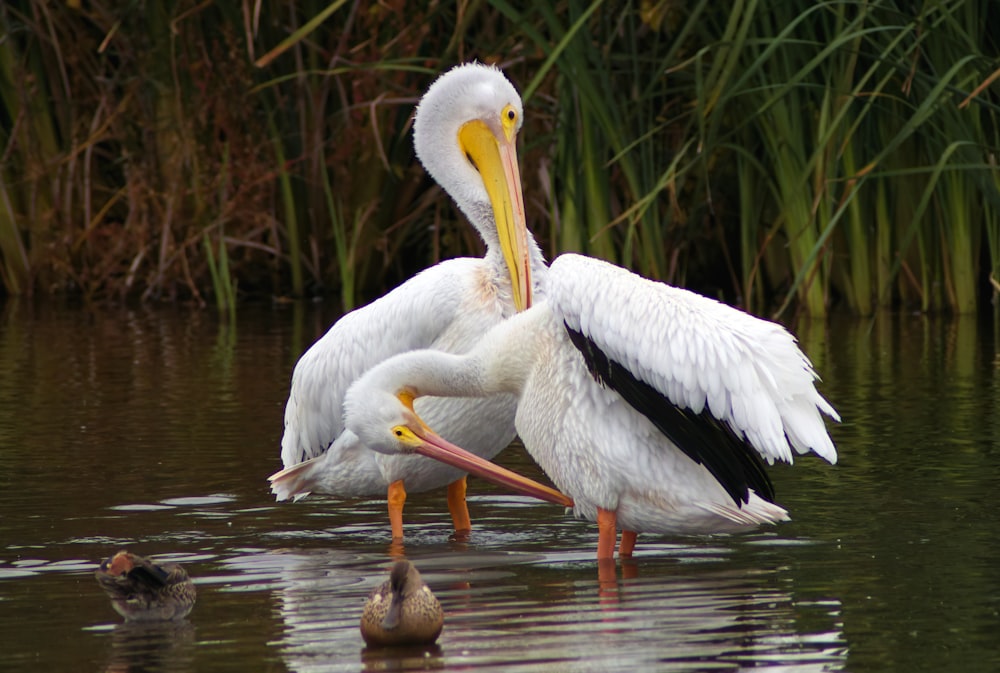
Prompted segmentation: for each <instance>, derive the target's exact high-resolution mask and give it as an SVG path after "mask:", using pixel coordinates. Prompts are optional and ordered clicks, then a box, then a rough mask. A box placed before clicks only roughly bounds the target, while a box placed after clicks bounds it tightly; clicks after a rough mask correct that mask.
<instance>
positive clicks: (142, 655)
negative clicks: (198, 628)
mask: <svg viewBox="0 0 1000 673" xmlns="http://www.w3.org/2000/svg"><path fill="white" fill-rule="evenodd" d="M194 648H195V629H194V626H193V625H192V624H191V623H190V622H188V621H186V620H181V621H177V622H159V623H148V622H124V623H122V624H119V625H118V626H116V627H115V628H114V631H112V633H111V653H110V655H109V656H108V661H107V664H106V665H105V666H104V669H103V670H104V671H106V672H107V673H133V672H134V673H139V672H141V671H145V672H147V673H186V672H187V671H192V670H195V669H194V666H193V664H194Z"/></svg>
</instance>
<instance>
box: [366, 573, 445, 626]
mask: <svg viewBox="0 0 1000 673" xmlns="http://www.w3.org/2000/svg"><path fill="white" fill-rule="evenodd" d="M442 628H444V610H442V609H441V604H440V603H439V602H438V599H437V598H436V597H435V596H434V594H433V593H432V592H431V590H430V587H428V586H427V585H426V584H424V581H423V580H422V579H421V577H420V573H419V572H418V571H417V569H416V567H415V566H414V565H413V564H412V563H410V562H409V561H397V562H396V564H395V565H394V566H393V567H392V571H391V572H390V573H389V579H387V580H386V581H385V582H383V583H382V584H381V585H380V586H378V587H376V588H375V589H374V590H373V591H372V592H371V594H370V595H369V596H368V600H367V601H366V602H365V607H364V611H363V612H362V613H361V637H362V638H364V639H365V643H366V644H367V645H369V646H387V645H430V644H432V643H434V641H436V640H437V638H438V636H439V635H441V629H442Z"/></svg>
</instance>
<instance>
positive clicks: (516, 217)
mask: <svg viewBox="0 0 1000 673" xmlns="http://www.w3.org/2000/svg"><path fill="white" fill-rule="evenodd" d="M459 142H460V144H461V146H462V149H463V150H464V151H465V154H466V156H468V157H469V159H470V160H471V161H472V163H473V164H474V165H475V167H476V170H478V171H479V175H480V177H482V179H483V184H484V186H485V187H486V193H487V194H488V195H489V199H490V205H491V206H492V208H493V221H494V222H495V223H496V227H497V237H498V238H499V239H500V250H501V251H502V252H503V258H504V262H505V263H506V264H507V271H508V273H509V274H510V285H511V291H512V293H513V295H514V307H515V308H516V309H517V310H518V311H523V310H525V309H526V308H530V307H531V265H530V257H529V255H528V225H527V222H526V220H525V216H524V196H523V195H522V193H521V172H520V171H519V170H518V167H517V148H516V146H515V145H516V136H515V135H510V137H508V136H507V134H505V133H503V132H499V133H494V132H493V131H492V130H491V129H490V127H489V126H487V125H486V124H485V123H484V122H482V121H481V120H475V121H471V122H468V123H467V124H465V125H464V126H462V129H461V131H459Z"/></svg>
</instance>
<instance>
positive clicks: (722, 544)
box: [0, 305, 1000, 673]
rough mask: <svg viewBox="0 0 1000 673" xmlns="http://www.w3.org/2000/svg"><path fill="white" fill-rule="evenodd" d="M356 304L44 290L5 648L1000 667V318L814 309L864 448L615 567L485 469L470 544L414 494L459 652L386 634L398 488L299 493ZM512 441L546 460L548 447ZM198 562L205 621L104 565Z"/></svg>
mask: <svg viewBox="0 0 1000 673" xmlns="http://www.w3.org/2000/svg"><path fill="white" fill-rule="evenodd" d="M333 317H334V316H333V315H330V314H329V313H328V312H327V313H324V312H323V310H322V309H320V308H317V307H315V306H309V307H306V306H296V307H291V306H277V307H270V306H268V307H243V308H241V310H240V314H239V319H238V321H237V323H236V325H235V326H233V327H230V326H228V325H227V324H225V323H220V322H219V321H217V320H216V317H215V315H214V314H213V313H211V312H197V311H186V310H183V309H176V310H148V311H147V310H138V311H126V310H120V311H118V310H110V311H109V310H102V311H99V312H97V313H92V312H87V311H83V310H76V309H57V308H31V307H26V306H24V305H9V306H7V307H6V308H5V309H3V312H2V315H0V488H2V491H0V652H2V657H0V661H2V664H0V667H3V668H9V669H10V670H38V671H63V670H64V671H82V670H95V669H96V670H114V671H124V670H134V671H135V670H146V671H195V670H198V671H209V670H211V671H217V670H219V671H221V670H239V671H251V670H252V671H286V670H289V671H360V670H372V671H381V670H413V669H417V670H425V669H438V670H453V671H454V670H481V671H487V670H493V671H511V670H524V671H528V670H531V671H536V670H538V671H609V670H619V671H647V670H658V671H702V670H706V671H736V670H743V669H750V668H754V669H765V670H773V671H794V672H796V673H798V672H806V671H808V672H813V671H841V670H843V671H854V672H864V671H880V672H881V671H906V672H911V673H912V672H920V671H928V672H929V671H935V672H937V671H945V670H947V671H995V670H1000V635H998V634H1000V614H998V613H1000V516H998V514H997V510H996V508H995V499H996V495H997V489H998V486H1000V421H998V412H1000V346H998V337H997V336H996V335H995V334H994V332H993V330H992V329H990V328H989V326H986V327H985V328H984V327H983V326H982V325H979V326H977V324H976V323H975V321H972V320H963V321H944V320H929V319H926V318H922V317H917V316H902V317H895V318H884V319H881V320H879V321H877V322H875V323H871V322H865V323H855V322H850V321H843V320H840V321H835V322H834V324H833V325H832V326H830V327H825V326H823V325H809V324H806V325H802V326H800V327H799V329H798V332H799V334H800V338H801V341H802V343H803V346H804V348H805V349H806V350H807V352H808V353H809V354H810V356H811V357H812V358H813V359H814V361H815V362H816V365H817V367H818V368H819V369H820V371H821V372H822V374H823V376H824V379H825V381H824V384H823V391H824V392H825V393H826V395H827V396H828V397H829V398H830V399H831V400H832V401H833V403H834V404H835V405H836V406H837V407H838V409H839V410H840V412H841V414H842V415H843V416H844V419H845V422H844V423H843V424H842V425H839V426H837V427H834V428H833V434H834V438H835V440H836V442H837V445H838V447H839V449H840V452H841V456H842V460H841V463H840V464H839V465H837V466H836V467H832V468H831V467H829V466H826V465H825V464H823V463H821V462H820V461H819V460H816V459H802V460H799V461H798V463H797V464H796V465H795V466H794V467H793V468H781V467H779V468H775V469H774V470H773V474H774V477H775V482H776V486H777V489H778V496H779V498H778V499H779V501H780V502H781V504H783V505H784V506H786V507H787V508H788V509H789V510H791V513H792V516H793V517H794V521H793V522H791V523H789V524H785V525H782V526H780V527H777V528H771V529H767V530H761V531H760V532H757V533H754V534H750V535H743V536H737V537H715V538H696V539H680V538H674V539H670V538H650V537H648V536H647V537H642V538H640V546H639V548H638V552H637V558H636V560H635V562H634V563H630V564H628V565H626V566H624V567H620V568H619V570H618V579H617V580H616V581H615V582H606V583H604V584H602V583H600V582H599V581H598V577H597V568H596V564H595V562H594V561H593V552H594V545H595V541H596V530H595V529H594V527H593V526H592V525H590V524H587V523H585V522H578V521H573V520H571V519H568V518H566V517H565V516H564V515H563V513H562V511H561V510H559V509H558V508H556V507H553V506H550V505H546V504H541V503H537V504H536V503H534V502H528V501H526V500H523V499H520V498H517V497H512V496H509V495H507V494H505V493H502V492H499V491H497V490H494V489H493V488H491V487H488V486H487V485H485V484H483V483H482V482H475V483H473V484H472V485H471V486H470V491H471V492H472V497H471V505H470V509H471V510H472V514H473V520H474V524H475V525H476V530H475V533H474V536H473V538H472V539H471V540H470V541H469V542H467V543H456V542H449V540H448V533H449V532H450V519H449V517H448V515H447V514H446V509H445V506H444V498H443V494H425V495H412V496H411V497H410V499H409V501H408V502H407V510H406V515H407V522H408V527H407V532H408V536H409V537H408V539H407V544H406V547H405V553H406V555H407V557H408V558H410V559H411V560H413V561H414V562H415V563H416V564H417V565H418V567H420V568H421V571H422V572H423V575H424V577H425V579H426V580H427V582H428V583H429V584H430V585H431V587H432V588H433V589H434V591H435V592H436V594H437V595H438V597H439V598H440V600H441V602H442V604H443V605H444V608H445V611H446V614H447V619H446V625H445V631H444V633H443V635H442V637H441V640H440V647H439V649H437V650H434V651H430V652H423V651H420V652H410V653H398V652H394V653H385V652H368V651H365V650H364V646H363V642H362V640H361V636H360V633H359V632H358V628H357V623H358V618H359V616H360V609H361V605H362V603H363V600H364V597H365V596H366V595H367V593H368V591H369V590H370V589H371V588H372V587H373V586H374V585H376V584H377V583H379V582H381V581H382V580H383V579H384V577H385V572H386V568H387V567H388V566H389V564H390V560H389V556H388V526H387V523H386V517H385V514H384V505H383V503H381V502H377V501H352V502H338V501H335V500H333V499H326V498H309V499H307V500H305V501H303V502H300V503H297V504H282V505H280V506H278V505H276V504H275V503H274V502H273V501H272V500H271V498H270V497H269V494H268V491H267V486H266V483H265V481H264V478H265V477H266V476H267V475H268V474H269V473H270V472H272V471H273V470H274V469H276V468H277V467H278V440H279V437H280V432H281V419H282V411H283V406H284V400H285V395H286V393H287V385H288V378H289V375H290V372H291V368H292V366H293V364H294V361H295V359H296V357H297V355H298V354H299V353H300V352H301V351H302V350H303V349H304V348H305V347H306V346H307V345H308V344H309V343H310V342H311V341H312V340H313V339H314V338H315V337H316V336H318V335H319V334H320V333H321V332H322V331H323V329H324V328H325V326H326V324H327V323H328V322H329V321H330V320H332V318H333ZM502 462H504V463H505V464H506V465H508V466H512V467H514V468H515V469H519V470H522V471H528V472H529V473H534V472H533V470H534V468H533V466H531V465H530V463H529V462H528V460H527V459H526V458H525V456H524V454H523V453H522V452H519V451H516V450H513V451H510V452H508V455H506V456H505V457H504V458H503V460H502ZM124 546H128V547H129V548H132V549H133V550H135V551H138V552H141V553H145V554H152V555H157V556H159V557H160V558H170V559H175V560H179V561H181V562H183V563H185V565H186V567H187V568H188V570H189V571H190V572H191V574H192V575H193V576H195V577H196V579H197V582H198V591H199V601H198V605H197V606H196V608H195V610H194V612H193V613H192V615H191V617H190V619H189V620H188V621H187V622H184V623H181V624H179V625H167V626H153V627H131V626H124V625H122V624H121V623H120V620H119V618H118V617H117V615H116V614H115V613H114V612H113V611H112V609H111V607H110V605H109V604H108V602H107V600H106V599H105V597H104V595H103V594H102V592H101V591H100V590H99V588H98V587H97V584H96V582H95V581H94V579H93V576H92V572H93V569H94V567H95V564H96V562H97V561H98V560H99V559H100V558H102V557H106V556H108V555H109V554H110V553H112V552H114V551H115V550H117V549H118V548H121V547H124Z"/></svg>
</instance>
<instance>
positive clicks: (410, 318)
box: [270, 63, 544, 538]
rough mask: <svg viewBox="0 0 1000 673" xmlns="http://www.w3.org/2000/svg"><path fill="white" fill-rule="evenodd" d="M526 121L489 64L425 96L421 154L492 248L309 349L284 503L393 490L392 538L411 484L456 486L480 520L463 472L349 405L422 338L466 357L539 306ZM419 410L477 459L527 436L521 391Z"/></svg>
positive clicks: (441, 267) (287, 459)
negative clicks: (528, 205)
mask: <svg viewBox="0 0 1000 673" xmlns="http://www.w3.org/2000/svg"><path fill="white" fill-rule="evenodd" d="M521 117H522V106H521V100H520V97H519V96H518V94H517V92H516V90H515V89H514V87H513V86H512V85H511V84H510V82H508V81H507V79H506V78H505V77H504V76H503V74H502V73H501V72H500V71H499V70H497V69H496V68H493V67H489V66H485V65H481V64H478V63H472V64H466V65H463V66H459V67H456V68H454V69H453V70H451V71H449V72H447V73H446V74H444V75H443V76H441V77H440V78H439V79H438V80H437V81H436V82H435V83H434V84H433V85H432V86H431V87H430V88H429V89H428V91H427V93H426V94H425V95H424V97H423V98H422V100H421V102H420V104H419V106H418V107H417V111H416V116H415V119H414V144H415V148H416V153H417V156H418V157H419V158H420V160H421V162H422V163H423V164H424V167H425V168H426V169H427V171H428V172H429V173H430V174H431V176H432V177H434V179H435V180H436V181H437V182H438V183H439V184H440V185H441V186H442V187H443V188H444V190H445V191H446V192H447V193H448V194H449V195H450V196H451V197H452V198H453V199H454V200H455V202H456V203H457V204H458V206H459V207H460V208H461V210H462V211H463V212H464V213H465V215H466V216H467V217H468V219H469V221H470V222H471V223H472V225H473V226H475V228H476V229H477V231H478V232H479V234H480V235H481V236H482V239H483V241H484V242H485V244H486V255H485V256H484V257H483V258H482V259H473V258H461V259H451V260H447V261H444V262H441V263H440V264H437V265H436V266H434V267H432V268H430V269H427V270H425V271H423V272H422V273H420V274H418V275H417V276H415V277H414V278H412V279H410V280H409V281H407V282H406V283H404V284H403V285H401V286H400V287H398V288H396V289H395V290H393V291H392V292H390V293H388V294H387V295H385V296H384V297H382V298H381V299H379V300H378V301H376V302H374V303H372V304H369V305H367V306H365V307H363V308H361V309H358V310H356V311H353V312H351V313H349V314H347V315H346V316H344V317H343V318H341V319H340V320H338V321H337V322H336V323H335V324H334V325H333V326H332V327H331V328H330V330H329V331H328V332H327V333H326V335H324V336H323V337H322V338H321V339H319V340H318V341H317V342H316V343H315V344H313V346H312V347H310V348H309V349H308V351H306V353H305V354H304V355H303V356H302V357H301V359H300V360H299V361H298V363H297V364H296V366H295V370H294V373H293V375H292V383H291V390H290V393H289V396H288V402H287V405H286V407H285V429H284V434H283V436H282V439H281V458H282V461H283V463H284V465H285V469H284V470H282V471H281V472H278V473H276V474H274V475H272V476H271V477H270V480H271V489H272V491H273V492H274V493H275V494H276V496H277V499H278V500H284V499H287V498H296V499H297V498H299V497H303V496H304V495H306V494H308V493H309V492H320V493H329V494H333V495H338V496H342V497H366V496H372V495H379V494H387V498H388V502H389V517H390V522H391V524H392V534H393V538H402V536H403V526H402V509H403V503H404V502H405V498H406V493H407V492H419V491H427V490H430V489H434V488H439V487H442V486H445V485H448V486H449V490H448V502H449V507H450V510H451V514H452V518H453V520H454V524H455V529H456V531H457V532H460V533H461V532H467V531H468V530H469V529H470V527H471V523H470V521H469V515H468V510H467V508H466V505H465V474H464V473H463V472H462V471H461V470H458V469H455V468H453V467H450V466H448V465H445V464H443V463H441V462H437V461H433V460H429V459H427V458H423V457H420V456H419V455H416V454H409V455H379V454H377V453H374V452H372V451H369V450H368V449H367V448H366V447H365V446H364V444H363V442H361V441H359V440H358V437H357V436H356V435H355V434H354V433H352V432H350V431H345V428H344V424H343V418H342V403H343V399H344V395H345V393H346V391H347V388H348V386H349V385H350V384H351V383H352V382H353V381H355V380H356V379H357V378H358V377H359V376H361V375H362V374H363V373H364V372H365V371H366V370H368V369H369V368H371V367H372V366H374V365H376V364H378V363H379V362H381V361H383V360H385V359H386V358H388V357H390V356H392V355H395V354H397V353H402V352H406V351H409V350H413V349H419V348H431V349H435V350H441V351H447V352H453V353H463V352H465V351H467V350H469V349H470V348H472V347H473V346H474V345H475V344H476V343H477V342H478V341H479V340H480V339H481V338H482V336H483V335H485V334H486V332H488V331H489V329H490V328H492V327H493V326H495V325H497V324H499V323H500V322H502V321H503V320H505V319H506V318H508V317H510V316H512V315H514V313H515V312H516V311H518V310H522V309H524V308H527V307H528V306H529V305H530V303H531V298H532V295H533V293H534V292H535V288H533V287H532V281H533V273H534V272H535V270H536V269H537V270H539V271H541V272H544V261H543V259H542V256H541V253H540V251H539V250H538V246H537V244H536V243H535V241H534V239H533V238H532V237H531V235H530V234H529V233H528V230H527V228H526V226H525V219H524V205H523V199H522V196H521V184H520V174H519V172H518V166H517V154H516V148H515V145H516V136H517V131H518V129H519V128H520V126H521ZM535 282H538V278H537V277H536V278H535ZM400 325H406V329H405V330H403V329H399V326H400ZM417 408H418V409H419V412H420V414H421V416H422V417H424V418H425V419H426V420H427V421H428V422H430V423H433V424H434V427H435V428H436V429H437V431H438V432H439V433H440V434H442V435H443V436H445V437H448V438H449V439H451V440H453V441H454V442H456V443H459V444H461V445H462V446H464V447H467V448H468V449H469V450H470V451H472V452H473V453H475V454H476V455H478V456H482V457H486V458H491V457H493V456H494V455H496V454H497V453H498V452H499V451H500V450H502V449H503V448H504V447H506V446H507V445H508V444H509V443H510V441H511V440H512V439H513V437H514V434H515V430H514V412H515V408H516V399H515V398H514V396H512V395H509V394H501V395H495V396H489V397H483V398H474V399H458V398H452V399H436V400H431V399H427V400H421V401H420V402H419V403H418V405H417Z"/></svg>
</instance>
